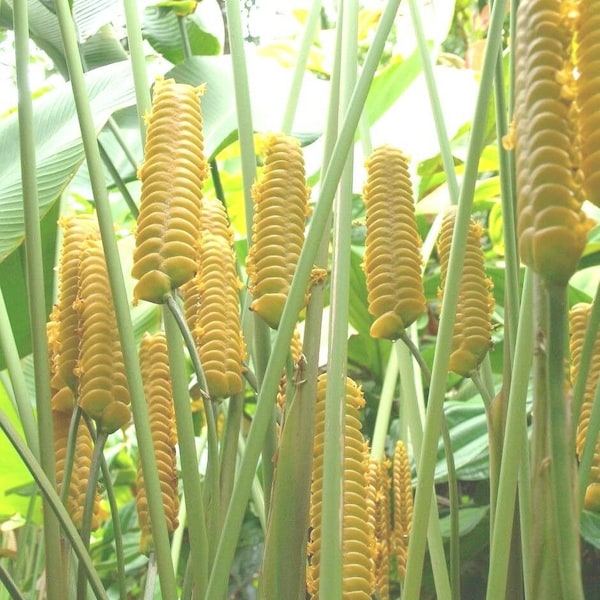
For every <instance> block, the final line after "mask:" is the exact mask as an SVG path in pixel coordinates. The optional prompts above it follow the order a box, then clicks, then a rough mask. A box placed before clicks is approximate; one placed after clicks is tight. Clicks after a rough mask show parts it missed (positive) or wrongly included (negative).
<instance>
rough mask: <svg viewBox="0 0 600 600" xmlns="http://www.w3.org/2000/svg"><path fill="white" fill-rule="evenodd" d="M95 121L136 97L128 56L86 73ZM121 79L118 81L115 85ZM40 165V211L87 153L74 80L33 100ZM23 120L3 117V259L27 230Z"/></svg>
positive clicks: (0, 173) (0, 252) (0, 257)
mask: <svg viewBox="0 0 600 600" xmlns="http://www.w3.org/2000/svg"><path fill="white" fill-rule="evenodd" d="M86 81H87V84H88V94H89V98H90V103H91V108H92V115H93V118H94V123H95V125H96V127H97V129H98V130H100V129H101V128H102V127H103V126H104V124H105V123H106V121H107V119H108V117H109V116H110V115H111V114H112V113H113V112H114V111H115V110H118V109H120V108H124V107H126V106H129V105H131V104H133V103H134V102H135V95H134V91H133V81H132V78H131V73H130V67H129V63H128V62H125V61H124V62H120V63H116V64H113V65H107V66H106V67H101V68H99V69H95V70H94V71H91V72H90V73H88V74H87V75H86ZM116 81H118V82H119V85H115V82H116ZM34 127H35V135H36V143H37V144H36V151H37V152H36V161H37V165H36V171H37V179H38V190H39V191H38V193H39V207H40V217H43V216H44V215H45V214H46V213H47V212H48V210H49V209H50V207H51V206H52V204H53V202H54V201H55V200H56V199H57V198H58V197H59V195H60V194H61V193H62V192H63V190H64V189H65V188H66V186H67V185H68V183H69V182H70V181H71V179H72V177H73V175H74V173H75V171H76V170H77V168H78V167H79V165H80V164H81V162H82V160H83V158H84V152H83V144H82V142H81V135H80V131H79V123H78V120H77V115H76V112H75V104H74V100H73V95H72V91H71V86H70V85H68V84H65V85H64V86H62V87H61V88H60V89H57V90H55V91H53V92H50V93H48V94H46V95H45V96H42V97H41V98H40V99H39V100H37V101H35V102H34ZM18 140H19V126H18V119H17V115H16V114H13V115H11V116H9V117H8V118H7V119H5V120H4V121H3V122H2V123H0V165H2V170H1V171H0V176H1V178H2V183H3V185H2V189H1V190H0V231H1V232H2V235H1V237H0V261H3V260H4V259H6V257H7V256H8V255H9V254H10V253H11V252H12V251H13V250H14V249H15V248H16V247H17V246H18V245H19V244H20V243H21V241H22V239H23V235H24V224H23V207H22V203H23V199H22V192H21V166H20V158H19V144H18Z"/></svg>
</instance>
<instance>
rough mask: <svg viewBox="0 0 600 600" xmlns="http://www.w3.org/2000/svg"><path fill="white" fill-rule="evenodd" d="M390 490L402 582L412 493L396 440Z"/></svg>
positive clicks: (405, 461) (401, 449) (403, 448)
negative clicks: (391, 490) (392, 500)
mask: <svg viewBox="0 0 600 600" xmlns="http://www.w3.org/2000/svg"><path fill="white" fill-rule="evenodd" d="M392 489H393V496H394V528H393V530H392V548H393V550H394V553H395V555H396V563H397V565H398V574H399V575H400V579H401V580H402V581H404V576H405V575H406V563H407V561H408V542H409V539H410V531H411V529H412V514H413V492H412V475H411V471H410V462H409V460H408V453H407V451H406V446H405V445H404V442H403V441H402V440H398V442H397V443H396V448H395V450H394V464H393V479H392Z"/></svg>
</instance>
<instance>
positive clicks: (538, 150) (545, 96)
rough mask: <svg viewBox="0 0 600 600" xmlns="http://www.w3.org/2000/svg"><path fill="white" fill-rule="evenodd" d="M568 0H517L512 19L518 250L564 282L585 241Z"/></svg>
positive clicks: (546, 276) (549, 275)
mask: <svg viewBox="0 0 600 600" xmlns="http://www.w3.org/2000/svg"><path fill="white" fill-rule="evenodd" d="M568 4H569V3H564V2H560V1H559V0H529V1H526V2H521V4H520V5H519V12H518V17H517V47H516V72H517V76H516V85H515V89H516V91H515V94H516V96H515V128H514V130H515V135H516V139H515V148H516V168H517V195H518V203H517V213H518V234H519V251H520V254H521V259H522V261H523V262H524V263H525V264H526V265H528V266H530V267H532V268H533V269H534V270H535V271H536V272H537V273H539V274H540V275H541V276H542V277H543V278H544V279H545V280H547V281H551V282H554V283H559V284H565V283H566V282H567V281H568V280H569V278H570V277H571V275H572V274H573V273H574V272H575V269H576V268H577V265H578V263H579V259H580V258H581V254H582V252H583V249H584V247H585V244H586V240H587V232H588V229H589V224H588V220H587V218H586V216H585V214H584V212H583V211H582V208H581V207H582V201H583V194H582V189H581V174H580V170H579V165H580V152H579V144H578V141H577V140H578V132H577V112H576V108H575V103H574V101H573V98H574V96H575V86H574V83H573V81H574V76H573V65H572V62H571V53H572V50H571V43H572V33H573V31H572V27H573V23H572V21H573V19H572V18H570V14H569V11H568V6H567V5H568Z"/></svg>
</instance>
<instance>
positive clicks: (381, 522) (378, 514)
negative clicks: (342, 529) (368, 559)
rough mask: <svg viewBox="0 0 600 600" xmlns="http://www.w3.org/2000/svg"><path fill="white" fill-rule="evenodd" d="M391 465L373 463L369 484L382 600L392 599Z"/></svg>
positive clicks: (378, 585)
mask: <svg viewBox="0 0 600 600" xmlns="http://www.w3.org/2000/svg"><path fill="white" fill-rule="evenodd" d="M389 469H390V462H389V460H388V459H387V458H386V459H385V460H381V461H380V460H377V459H376V458H373V457H371V459H370V460H369V472H368V476H367V482H368V495H367V502H368V509H369V522H370V523H371V526H372V528H373V531H374V532H375V557H374V567H375V569H374V573H375V592H376V593H377V594H378V598H380V599H381V600H389V597H390V538H391V520H390V488H391V480H390V473H389Z"/></svg>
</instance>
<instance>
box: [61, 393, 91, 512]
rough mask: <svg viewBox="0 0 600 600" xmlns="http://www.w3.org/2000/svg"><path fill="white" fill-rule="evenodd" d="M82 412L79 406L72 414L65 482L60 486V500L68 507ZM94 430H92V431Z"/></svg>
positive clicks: (66, 455) (66, 456)
mask: <svg viewBox="0 0 600 600" xmlns="http://www.w3.org/2000/svg"><path fill="white" fill-rule="evenodd" d="M81 416H82V410H81V407H80V406H79V405H77V406H76V407H75V409H74V410H73V413H72V414H71V421H70V423H69V432H68V434H67V452H66V454H65V466H64V475H63V480H62V483H61V486H60V490H59V493H60V498H61V500H62V503H63V504H64V505H65V506H66V505H67V499H68V498H69V488H70V487H71V476H72V474H73V461H74V460H75V450H76V446H77V431H78V429H79V423H80V422H81ZM92 430H93V429H92V428H90V431H92Z"/></svg>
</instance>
